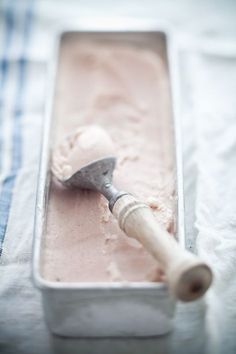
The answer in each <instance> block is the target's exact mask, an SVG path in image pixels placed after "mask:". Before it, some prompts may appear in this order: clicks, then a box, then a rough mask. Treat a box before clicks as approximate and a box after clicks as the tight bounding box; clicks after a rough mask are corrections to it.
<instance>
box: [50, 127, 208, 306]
mask: <svg viewBox="0 0 236 354" xmlns="http://www.w3.org/2000/svg"><path fill="white" fill-rule="evenodd" d="M84 134H85V135H86V136H87V139H88V143H87V145H86V144H85V145H86V149H88V150H89V151H87V155H86V156H84V157H79V156H78V158H77V159H76V158H75V156H74V154H76V153H79V152H81V151H82V150H83V149H82V146H83V143H82V145H81V138H82V137H83V135H84ZM92 136H96V139H95V140H94V141H93V143H94V142H96V143H95V144H93V143H92V142H91V144H89V141H90V138H91V137H92ZM82 141H83V139H82ZM89 146H90V148H89ZM81 149H82V150H81ZM86 149H85V150H86ZM91 150H92V151H91ZM61 153H62V156H60V154H61ZM84 162H85V163H84ZM115 165H116V157H115V155H114V147H113V145H112V141H111V139H110V137H109V136H108V135H107V134H106V132H105V131H104V130H103V129H102V128H100V127H96V126H92V127H84V128H82V129H81V128H80V129H79V130H77V131H76V133H75V134H72V135H71V136H70V137H69V138H67V139H66V140H65V142H64V143H63V144H62V145H61V146H60V147H59V148H58V149H57V150H56V152H55V158H54V165H53V172H54V174H55V175H56V177H57V178H58V179H59V180H60V181H61V182H62V183H63V184H64V185H65V186H66V187H69V188H80V189H89V190H94V191H97V192H100V193H101V194H103V195H104V197H105V198H106V199H107V200H108V202H109V208H110V211H111V212H112V214H113V215H114V216H115V217H116V219H117V220H118V223H119V226H120V228H121V229H122V230H123V231H124V232H125V233H126V235H127V236H129V237H132V238H135V239H136V240H138V241H139V242H140V243H141V244H142V245H143V246H144V247H145V248H146V250H147V251H148V252H149V253H150V254H152V255H153V256H154V257H155V258H156V260H157V261H158V262H159V263H160V265H161V267H162V269H163V270H164V272H165V274H166V280H167V282H168V285H169V289H170V291H171V293H172V294H173V295H174V296H175V297H177V298H179V299H180V300H182V301H192V300H195V299H197V298H199V297H200V296H202V295H203V294H204V293H205V292H206V291H207V289H208V288H209V286H210V284H211V282H212V271H211V269H210V268H209V266H208V265H207V264H206V263H205V262H203V261H202V260H201V259H199V258H198V257H197V256H195V255H193V254H192V253H190V252H187V251H186V250H184V249H182V248H181V247H180V245H179V244H178V243H177V242H176V240H175V239H174V237H173V236H171V235H170V234H169V233H168V232H167V231H166V230H165V229H164V228H163V227H162V226H161V225H159V224H158V223H157V221H156V219H155V217H154V215H153V213H152V211H151V209H150V208H149V207H148V206H147V205H146V204H144V203H142V202H140V201H138V200H137V199H136V198H135V197H134V196H132V195H131V194H129V193H127V192H124V191H119V190H117V189H116V188H115V186H113V184H112V176H113V171H114V169H115Z"/></svg>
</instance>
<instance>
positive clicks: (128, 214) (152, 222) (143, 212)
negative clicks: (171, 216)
mask: <svg viewBox="0 0 236 354" xmlns="http://www.w3.org/2000/svg"><path fill="white" fill-rule="evenodd" d="M112 213H113V214H114V216H115V217H116V218H117V220H118V222H119V226H120V228H121V229H122V230H123V231H124V232H125V233H126V234H127V236H130V237H133V238H135V239H136V240H138V241H139V242H140V243H141V244H142V245H143V246H144V247H145V248H146V249H147V251H148V252H149V253H151V254H152V255H153V256H154V257H155V258H156V260H157V261H158V262H159V263H160V265H161V267H162V269H163V270H164V272H165V274H166V277H167V282H168V284H169V289H170V291H171V293H172V294H173V295H174V296H175V297H177V298H178V299H180V300H182V301H192V300H195V299H197V298H199V297H200V296H202V295H203V294H204V293H205V292H206V291H207V289H208V288H209V286H210V284H211V282H212V271H211V269H210V268H209V266H208V265H207V264H205V263H204V262H203V261H201V260H200V259H199V258H198V257H197V256H195V255H193V254H192V253H190V252H188V251H186V250H184V249H182V248H181V247H180V246H179V244H178V243H177V241H176V240H175V238H174V237H173V236H172V235H170V234H169V233H168V232H167V231H166V230H165V229H164V228H163V227H162V226H161V225H159V224H158V223H157V221H156V219H155V217H154V215H153V213H152V211H151V210H150V208H149V207H148V206H147V205H145V204H143V203H141V202H139V201H138V200H136V199H135V198H134V197H133V196H132V195H129V194H126V195H123V196H122V197H120V198H118V199H117V201H116V202H115V204H114V206H113V209H112Z"/></svg>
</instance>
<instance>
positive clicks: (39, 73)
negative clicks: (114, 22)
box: [0, 0, 236, 354]
mask: <svg viewBox="0 0 236 354" xmlns="http://www.w3.org/2000/svg"><path fill="white" fill-rule="evenodd" d="M196 14H199V15H197V16H196ZM202 14H204V16H203V15H202ZM114 15H116V16H120V17H122V16H129V17H131V16H132V17H134V18H136V19H139V18H142V17H146V18H150V20H151V21H153V20H156V19H158V18H160V19H162V20H167V21H170V22H171V23H172V25H173V26H175V28H176V30H178V32H177V33H176V38H177V40H178V41H179V48H180V50H179V53H180V54H179V55H180V72H181V97H182V98H181V117H182V129H183V142H184V146H183V147H184V181H185V186H184V187H185V204H186V206H185V207H186V232H187V247H189V248H194V247H196V249H197V251H198V252H199V253H200V254H201V255H202V257H203V258H205V259H206V260H207V261H209V263H210V264H211V265H212V267H213V268H214V271H215V282H214V286H213V288H212V290H211V291H210V292H209V293H208V296H207V297H206V301H205V302H203V301H198V302H196V303H193V304H189V305H184V306H183V305H178V307H177V313H176V318H175V324H174V325H175V330H174V331H173V333H172V334H171V336H169V337H168V338H164V339H163V338H162V339H150V340H145V341H138V340H135V339H134V340H122V339H120V340H115V341H114V340H113V341H112V340H108V339H107V340H103V341H101V340H100V341H96V340H93V341H88V340H85V339H84V340H77V341H75V340H74V341H64V340H62V339H60V338H52V337H50V335H49V332H48V330H47V328H46V326H45V324H44V320H43V311H42V306H41V298H40V295H39V293H38V291H37V290H36V289H35V288H34V286H33V285H32V282H31V254H32V252H31V250H32V237H33V223H34V209H35V196H36V187H37V174H38V167H39V155H40V143H41V132H42V125H43V117H44V107H45V98H46V96H45V92H46V84H47V76H46V68H47V63H48V58H49V54H50V50H51V47H52V42H53V38H54V34H55V27H56V26H58V24H59V23H61V22H62V23H63V22H65V23H67V24H68V23H70V20H72V21H73V22H75V21H80V20H83V21H84V19H85V17H88V16H95V17H99V16H102V17H104V16H107V17H108V18H109V16H113V17H114ZM122 21H124V17H123V18H122ZM177 34H178V35H177ZM235 38H236V3H235V2H233V1H231V0H218V1H217V2H216V1H211V0H199V1H198V2H196V1H194V0H179V1H178V2H176V0H166V1H163V2H161V1H155V0H146V1H141V0H140V1H139V0H134V1H127V0H120V1H111V0H110V1H109V0H100V1H99V2H96V1H95V0H86V1H83V0H77V1H75V0H67V1H63V0H57V1H55V0H2V1H0V253H1V256H0V353H1V354H11V353H12V354H42V353H44V354H50V353H52V352H53V349H54V352H55V353H81V354H83V353H92V354H99V353H102V354H106V353H109V354H113V353H124V352H130V353H135V354H139V353H140V354H143V353H144V352H146V353H147V354H149V353H150V354H151V353H155V354H158V353H170V354H176V353H185V352H186V351H187V352H188V353H189V354H193V353H195V354H199V353H201V354H217V353H219V354H221V353H223V352H225V353H227V354H234V353H236V337H235V329H236V307H235V299H236V279H235V276H234V273H235V266H236V237H235V235H236V218H235V215H236V203H235V200H236V182H235V181H236V179H235V176H236V143H235V141H236V133H235V132H236V100H235V92H236V43H235ZM206 52H207V53H206ZM204 53H205V54H204ZM195 241H196V242H195Z"/></svg>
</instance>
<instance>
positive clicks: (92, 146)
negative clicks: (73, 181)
mask: <svg viewBox="0 0 236 354" xmlns="http://www.w3.org/2000/svg"><path fill="white" fill-rule="evenodd" d="M114 155H115V149H114V145H113V143H112V140H111V139H110V137H109V135H108V134H107V133H106V131H105V130H104V129H102V128H100V127H99V126H96V125H90V126H84V127H79V128H78V129H76V131H75V132H72V133H71V134H70V135H68V136H67V137H66V138H65V139H64V140H63V141H62V142H61V144H60V145H59V146H58V147H57V148H56V149H55V153H54V154H53V164H52V171H53V173H54V175H55V176H56V177H57V178H58V179H59V180H61V181H63V180H66V179H68V178H69V177H71V176H72V175H73V174H74V173H76V172H77V171H79V170H80V169H81V168H82V167H83V166H86V165H88V164H89V163H92V162H93V161H96V160H99V159H102V158H105V157H109V156H114Z"/></svg>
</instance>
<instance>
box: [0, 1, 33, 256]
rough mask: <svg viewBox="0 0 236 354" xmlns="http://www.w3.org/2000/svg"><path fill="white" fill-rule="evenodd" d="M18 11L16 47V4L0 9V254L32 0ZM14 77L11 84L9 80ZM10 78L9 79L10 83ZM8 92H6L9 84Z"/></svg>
mask: <svg viewBox="0 0 236 354" xmlns="http://www.w3.org/2000/svg"><path fill="white" fill-rule="evenodd" d="M24 5H26V6H24V7H25V8H24V9H23V11H22V8H21V11H22V24H21V27H20V34H18V41H19V46H18V48H17V52H16V53H14V57H13V50H15V46H16V39H15V38H14V35H16V33H15V32H16V30H17V20H18V21H19V16H18V15H17V7H18V6H19V4H17V2H16V1H14V0H9V1H8V2H7V3H6V5H5V6H3V12H2V25H3V28H2V37H3V38H2V44H3V46H2V51H1V58H0V62H1V67H0V70H1V72H0V74H1V77H0V95H1V96H0V97H1V98H0V132H1V133H0V151H1V153H0V171H1V175H0V176H1V179H0V210H1V213H0V254H1V253H2V247H3V242H4V237H5V233H6V228H7V222H8V218H9V213H10V207H11V203H12V197H13V191H14V188H15V182H16V178H17V174H18V172H19V170H20V169H21V167H22V166H23V147H22V144H23V139H24V131H23V126H22V125H23V122H22V117H23V115H24V108H25V107H24V105H25V104H24V103H25V95H26V81H27V61H28V58H27V55H28V52H27V50H28V47H29V40H30V35H31V27H32V22H33V7H34V0H29V1H28V2H26V3H25V4H24ZM13 80H14V84H13V82H12V81H13ZM10 81H11V82H10ZM11 84H12V85H13V87H11V91H10V92H9V85H11Z"/></svg>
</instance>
